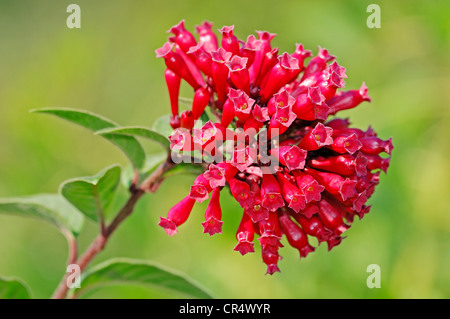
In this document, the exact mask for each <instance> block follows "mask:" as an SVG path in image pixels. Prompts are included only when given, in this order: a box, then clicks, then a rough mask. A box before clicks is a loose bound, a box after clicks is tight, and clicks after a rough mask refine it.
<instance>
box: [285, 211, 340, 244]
mask: <svg viewBox="0 0 450 319" xmlns="http://www.w3.org/2000/svg"><path fill="white" fill-rule="evenodd" d="M293 216H294V218H295V220H297V222H298V223H299V224H300V225H301V226H302V229H303V230H304V231H305V233H307V234H308V235H310V236H314V237H316V238H317V240H318V241H319V243H321V242H324V241H327V240H328V238H329V237H330V236H331V235H332V234H333V232H332V231H331V230H329V229H328V228H326V227H325V226H324V225H323V223H322V222H321V220H320V218H318V217H316V216H311V217H310V218H306V217H305V216H303V215H302V214H296V215H293Z"/></svg>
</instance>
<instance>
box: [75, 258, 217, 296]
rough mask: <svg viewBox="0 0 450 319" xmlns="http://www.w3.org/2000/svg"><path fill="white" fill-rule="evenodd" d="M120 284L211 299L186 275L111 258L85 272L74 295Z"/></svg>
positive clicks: (135, 261)
mask: <svg viewBox="0 0 450 319" xmlns="http://www.w3.org/2000/svg"><path fill="white" fill-rule="evenodd" d="M119 283H120V284H124V283H128V284H137V285H141V286H142V285H143V286H145V287H148V288H156V289H167V290H169V291H172V292H174V293H176V294H178V295H180V297H181V296H183V297H188V298H202V299H205V298H208V299H209V298H212V296H211V294H210V293H208V292H207V291H206V290H205V289H204V288H203V287H201V286H200V285H199V284H197V283H195V282H193V281H192V280H191V279H189V278H187V277H186V276H185V275H182V274H179V273H176V272H174V271H173V270H168V269H166V268H165V267H162V266H160V265H157V264H155V263H153V262H150V261H143V260H135V259H128V258H116V259H111V260H109V261H106V262H104V263H102V264H100V265H98V266H96V267H95V268H92V269H91V270H90V271H88V272H86V273H85V274H84V276H83V277H82V280H81V288H78V289H76V290H75V291H74V295H75V296H76V297H79V296H81V295H83V294H85V293H86V292H88V291H90V290H92V289H95V288H100V287H104V286H107V285H113V284H119Z"/></svg>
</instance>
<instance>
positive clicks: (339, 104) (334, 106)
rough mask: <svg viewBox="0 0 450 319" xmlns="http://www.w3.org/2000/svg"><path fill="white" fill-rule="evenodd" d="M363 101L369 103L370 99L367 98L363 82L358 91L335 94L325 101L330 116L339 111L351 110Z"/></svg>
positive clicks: (366, 90)
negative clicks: (329, 110)
mask: <svg viewBox="0 0 450 319" xmlns="http://www.w3.org/2000/svg"><path fill="white" fill-rule="evenodd" d="M364 101H367V102H371V101H372V99H371V98H370V97H369V95H368V89H367V86H366V84H365V83H364V82H363V84H362V86H361V88H360V89H359V90H350V91H346V92H342V93H340V94H337V95H336V96H335V97H333V98H332V99H330V100H329V101H327V104H328V106H329V107H330V109H331V112H330V114H333V115H334V114H336V113H337V112H339V111H342V110H347V109H352V108H354V107H356V106H358V105H359V104H361V103H362V102H364Z"/></svg>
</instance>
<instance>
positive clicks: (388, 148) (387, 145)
mask: <svg viewBox="0 0 450 319" xmlns="http://www.w3.org/2000/svg"><path fill="white" fill-rule="evenodd" d="M393 149H394V145H393V144H392V137H391V138H390V139H389V140H387V141H386V142H385V146H384V151H385V152H386V153H387V154H389V155H391V153H392V150H393Z"/></svg>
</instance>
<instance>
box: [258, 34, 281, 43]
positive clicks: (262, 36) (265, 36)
mask: <svg viewBox="0 0 450 319" xmlns="http://www.w3.org/2000/svg"><path fill="white" fill-rule="evenodd" d="M256 34H257V35H258V37H259V40H264V41H268V42H270V41H272V39H273V38H275V36H276V35H277V34H276V33H270V32H267V31H256Z"/></svg>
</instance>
